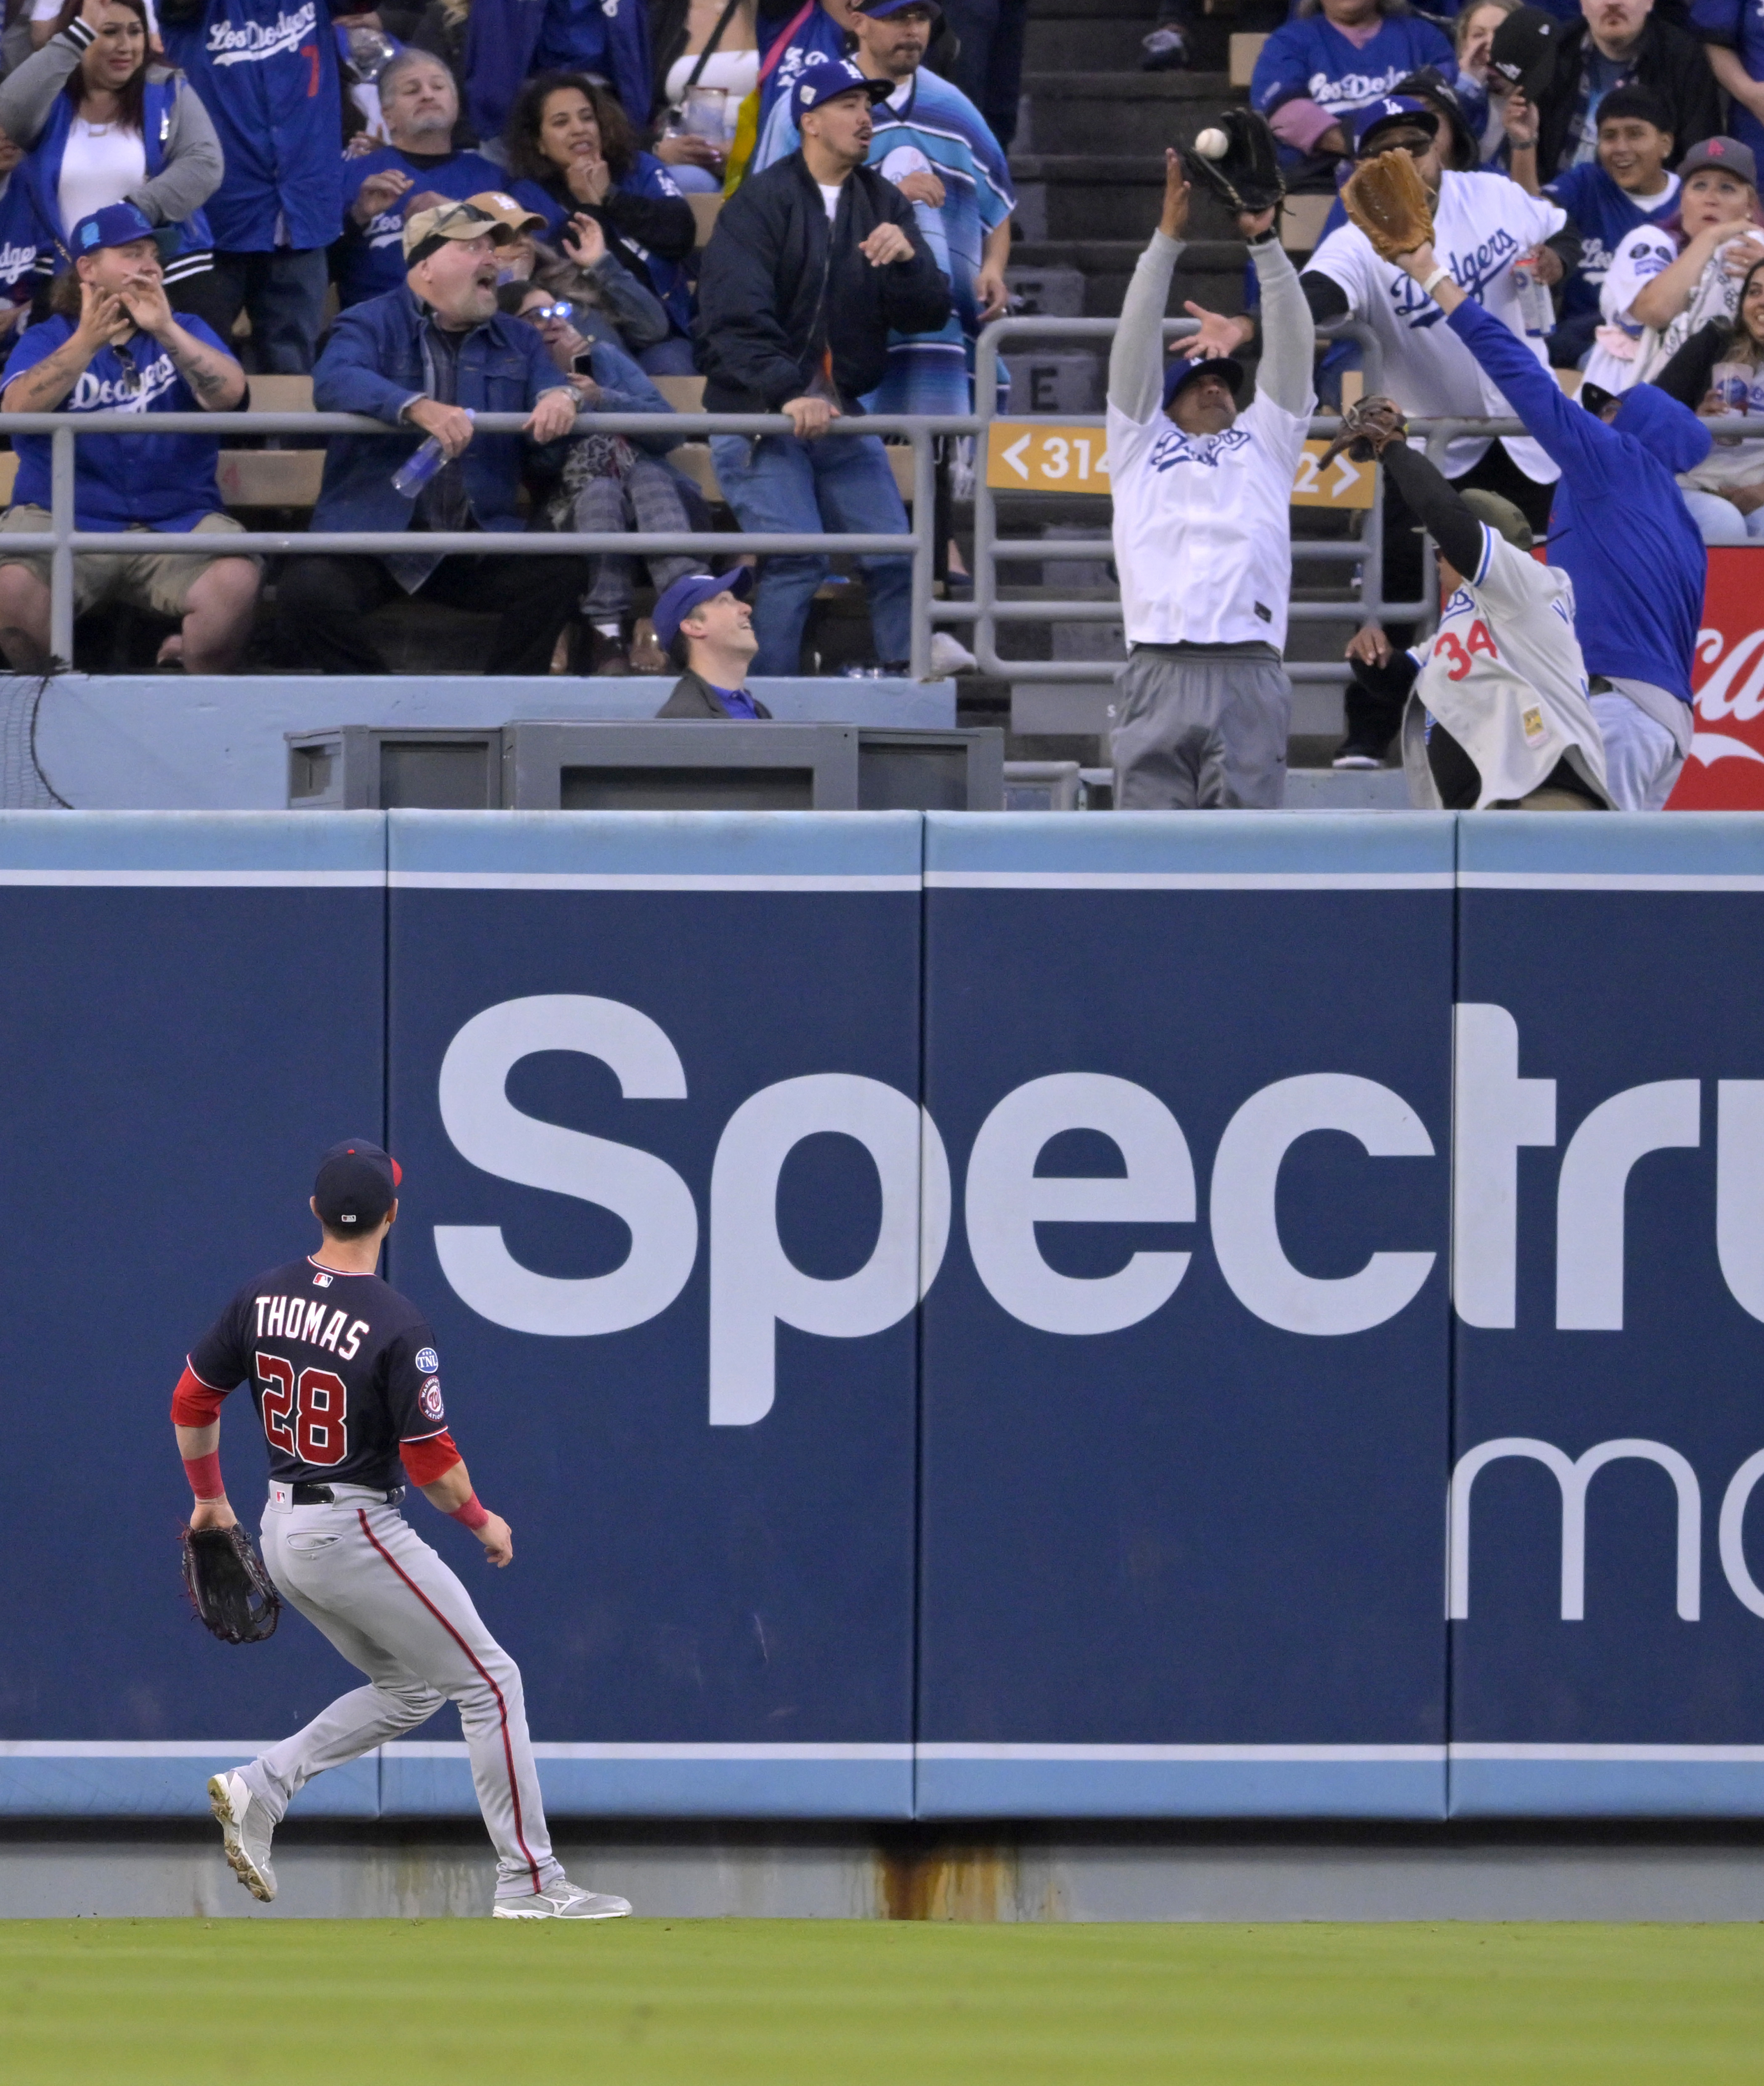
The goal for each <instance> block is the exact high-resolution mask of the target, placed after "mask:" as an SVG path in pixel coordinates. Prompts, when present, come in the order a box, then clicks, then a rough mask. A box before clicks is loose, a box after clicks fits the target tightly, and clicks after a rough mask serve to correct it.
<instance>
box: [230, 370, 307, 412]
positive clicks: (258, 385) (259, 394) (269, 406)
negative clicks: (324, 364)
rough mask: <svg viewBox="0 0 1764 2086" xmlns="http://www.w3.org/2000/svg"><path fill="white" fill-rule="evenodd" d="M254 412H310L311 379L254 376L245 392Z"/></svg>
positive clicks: (250, 408)
mask: <svg viewBox="0 0 1764 2086" xmlns="http://www.w3.org/2000/svg"><path fill="white" fill-rule="evenodd" d="M245 396H246V399H247V402H248V407H249V411H252V412H254V413H310V412H312V411H314V410H315V408H314V407H313V380H312V378H311V377H252V378H251V380H250V383H249V389H248V390H247V392H246V394H245Z"/></svg>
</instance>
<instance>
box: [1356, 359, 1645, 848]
mask: <svg viewBox="0 0 1764 2086" xmlns="http://www.w3.org/2000/svg"><path fill="white" fill-rule="evenodd" d="M1381 408H1387V411H1386V412H1385V413H1384V414H1383V417H1381V418H1380V419H1378V422H1377V425H1376V432H1370V433H1369V434H1368V436H1367V439H1368V441H1370V445H1371V446H1372V447H1373V448H1374V449H1375V450H1376V451H1377V453H1378V458H1379V460H1380V461H1381V462H1382V463H1383V466H1384V469H1385V472H1386V474H1387V478H1388V479H1389V481H1390V483H1391V484H1393V485H1394V486H1395V487H1396V489H1397V490H1398V491H1399V492H1401V494H1402V496H1403V498H1404V501H1405V503H1406V504H1407V505H1408V509H1409V511H1410V512H1411V513H1413V514H1416V515H1418V516H1419V517H1421V523H1422V526H1424V527H1425V530H1427V533H1428V534H1429V535H1430V536H1431V537H1432V538H1433V539H1434V543H1435V544H1436V545H1437V546H1438V551H1439V567H1440V577H1441V580H1442V585H1443V589H1444V591H1445V594H1446V597H1447V599H1446V605H1445V607H1444V609H1443V611H1442V612H1441V615H1440V619H1439V628H1438V630H1437V631H1436V632H1434V636H1432V637H1431V638H1430V639H1425V640H1423V641H1422V642H1421V644H1420V645H1416V646H1415V647H1414V648H1413V649H1411V650H1410V651H1408V652H1405V653H1399V654H1397V655H1396V656H1395V658H1392V657H1391V652H1390V648H1389V646H1388V645H1383V646H1382V648H1381V647H1380V646H1378V644H1377V643H1376V642H1375V641H1376V640H1377V639H1378V637H1379V636H1381V635H1382V633H1380V632H1362V633H1361V636H1360V637H1359V638H1357V639H1356V640H1355V645H1356V646H1357V647H1358V648H1360V649H1359V650H1358V651H1357V653H1356V655H1355V656H1356V658H1357V663H1359V664H1360V666H1361V671H1362V672H1364V673H1366V675H1368V678H1369V679H1373V680H1374V683H1375V684H1376V685H1378V686H1380V687H1381V688H1383V690H1384V692H1386V693H1387V695H1388V696H1390V697H1391V699H1392V700H1397V701H1400V700H1403V698H1404V695H1405V694H1406V696H1407V708H1406V709H1404V713H1403V765H1404V768H1405V770H1406V771H1407V773H1408V789H1409V797H1410V800H1411V801H1412V802H1413V803H1414V804H1415V805H1416V806H1417V807H1418V808H1420V809H1421V810H1424V811H1438V810H1441V809H1443V810H1446V811H1508V810H1515V809H1517V810H1522V811H1608V810H1610V809H1611V808H1612V800H1611V795H1610V792H1609V790H1608V786H1607V782H1606V776H1605V761H1604V740H1603V739H1602V737H1601V736H1600V730H1599V723H1598V720H1597V718H1596V717H1594V715H1593V713H1592V703H1591V692H1590V691H1589V689H1588V687H1587V669H1586V662H1584V661H1583V659H1582V658H1581V656H1580V641H1579V638H1578V637H1577V636H1576V635H1575V633H1574V581H1572V580H1571V579H1570V578H1569V577H1568V575H1567V574H1566V573H1565V572H1562V571H1561V570H1560V569H1559V568H1557V567H1555V566H1553V565H1544V564H1539V563H1538V562H1537V560H1536V559H1535V558H1533V557H1532V555H1531V552H1532V531H1531V525H1530V523H1529V522H1528V521H1527V520H1526V519H1525V517H1524V516H1523V514H1521V513H1520V512H1519V509H1518V508H1516V507H1515V505H1514V504H1513V503H1512V501H1511V500H1503V499H1502V497H1501V496H1500V495H1499V494H1498V493H1497V492H1477V491H1472V492H1467V493H1459V492H1455V490H1454V489H1453V487H1451V485H1449V484H1448V483H1447V481H1446V479H1444V478H1443V477H1442V475H1440V473H1439V471H1438V470H1437V469H1436V468H1435V467H1434V465H1432V464H1431V463H1430V462H1428V460H1427V458H1425V456H1424V455H1422V453H1421V451H1420V450H1419V449H1411V448H1409V446H1408V443H1407V441H1406V440H1405V438H1404V427H1403V423H1402V419H1401V416H1400V414H1398V413H1397V412H1396V411H1395V408H1394V407H1389V402H1388V401H1386V400H1383V399H1369V400H1367V401H1366V402H1365V403H1364V404H1363V405H1362V406H1361V408H1360V412H1361V415H1367V416H1371V415H1377V414H1378V413H1379V411H1380V409H1381Z"/></svg>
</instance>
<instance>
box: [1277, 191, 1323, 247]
mask: <svg viewBox="0 0 1764 2086" xmlns="http://www.w3.org/2000/svg"><path fill="white" fill-rule="evenodd" d="M1335 202H1336V199H1335V198H1334V197H1333V196H1332V195H1289V197H1288V198H1286V209H1285V214H1284V215H1283V216H1282V217H1281V219H1280V244H1281V245H1282V246H1284V247H1285V249H1286V250H1287V252H1288V253H1310V251H1311V250H1312V249H1313V248H1314V246H1315V245H1316V244H1317V241H1319V239H1320V238H1321V237H1322V236H1323V219H1325V218H1327V216H1328V215H1329V213H1330V211H1332V209H1334V207H1335Z"/></svg>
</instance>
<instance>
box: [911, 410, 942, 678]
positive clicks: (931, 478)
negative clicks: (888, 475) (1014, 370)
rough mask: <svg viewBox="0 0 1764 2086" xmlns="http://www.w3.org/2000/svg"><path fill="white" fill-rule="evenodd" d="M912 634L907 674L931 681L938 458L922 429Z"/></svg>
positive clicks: (916, 476)
mask: <svg viewBox="0 0 1764 2086" xmlns="http://www.w3.org/2000/svg"><path fill="white" fill-rule="evenodd" d="M911 441H912V444H913V632H912V643H911V647H910V652H909V655H908V658H909V664H908V666H907V671H908V672H909V673H910V675H912V677H913V679H914V680H915V681H926V680H929V679H930V678H931V584H932V579H931V576H932V574H933V573H935V570H936V560H937V458H936V450H935V441H934V440H933V438H932V437H931V436H930V435H928V434H927V433H926V432H925V430H924V429H923V428H914V430H913V433H912V436H911Z"/></svg>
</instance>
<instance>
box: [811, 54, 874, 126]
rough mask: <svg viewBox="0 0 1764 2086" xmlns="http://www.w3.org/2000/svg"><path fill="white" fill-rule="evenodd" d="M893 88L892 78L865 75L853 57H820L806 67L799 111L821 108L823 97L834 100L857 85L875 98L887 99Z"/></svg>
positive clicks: (872, 99)
mask: <svg viewBox="0 0 1764 2086" xmlns="http://www.w3.org/2000/svg"><path fill="white" fill-rule="evenodd" d="M894 88H895V83H894V81H893V80H892V79H865V77H864V75H863V74H862V73H861V72H859V70H858V68H857V67H856V66H854V64H853V63H852V62H851V61H850V58H829V57H821V58H820V59H818V60H815V61H812V62H810V63H809V64H807V65H805V66H803V75H802V78H801V79H800V80H799V82H798V83H797V88H796V113H797V114H798V115H799V116H806V115H807V113H808V112H809V110H810V109H819V108H820V104H822V103H823V102H824V101H832V100H835V99H836V98H837V96H840V95H842V94H850V93H851V92H853V91H854V89H855V90H857V91H858V92H862V93H864V94H867V95H868V96H869V97H870V99H871V101H872V102H877V101H886V100H888V96H890V95H891V94H892V93H893V92H894Z"/></svg>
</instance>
